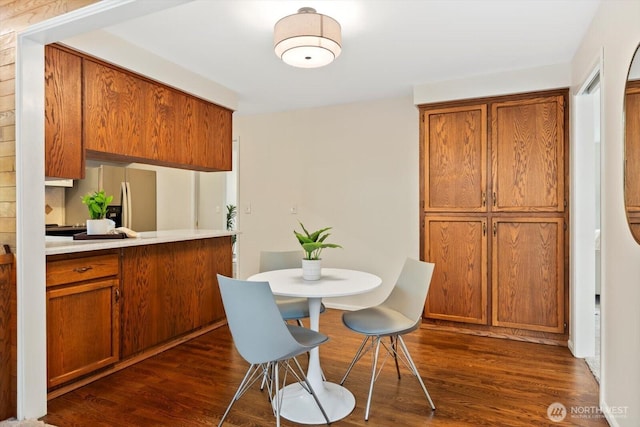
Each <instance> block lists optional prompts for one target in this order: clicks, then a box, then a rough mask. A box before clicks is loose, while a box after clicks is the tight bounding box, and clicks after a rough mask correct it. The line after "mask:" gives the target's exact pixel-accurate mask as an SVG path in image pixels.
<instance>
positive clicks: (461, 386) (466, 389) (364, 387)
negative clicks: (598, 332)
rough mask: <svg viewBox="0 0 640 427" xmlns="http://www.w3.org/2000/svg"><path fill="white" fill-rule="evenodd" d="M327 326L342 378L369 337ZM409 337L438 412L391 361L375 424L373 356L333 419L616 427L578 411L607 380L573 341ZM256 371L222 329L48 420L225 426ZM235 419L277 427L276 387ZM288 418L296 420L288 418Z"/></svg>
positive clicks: (328, 359) (52, 406) (120, 377)
mask: <svg viewBox="0 0 640 427" xmlns="http://www.w3.org/2000/svg"><path fill="white" fill-rule="evenodd" d="M320 325H321V326H320V327H321V330H322V331H323V332H324V333H326V334H327V335H329V337H330V341H329V342H328V343H326V344H324V345H323V346H322V347H321V350H320V353H321V362H322V367H323V369H324V372H325V375H326V377H327V378H328V379H329V380H330V381H333V382H339V381H340V380H341V379H342V376H343V375H344V372H345V370H346V368H347V366H348V364H349V362H350V361H351V358H352V357H353V354H354V353H355V351H356V349H357V347H358V346H359V344H360V342H361V339H362V337H361V336H360V335H358V334H355V333H353V332H351V331H349V330H347V329H346V328H345V327H344V326H343V325H342V321H341V312H340V311H338V310H331V309H330V310H327V311H326V312H325V313H324V314H323V315H322V317H321V320H320ZM405 342H406V344H407V347H408V348H409V351H411V354H412V356H413V358H414V361H415V363H416V365H417V366H418V369H419V370H420V373H421V375H422V378H423V380H424V382H425V384H426V386H427V388H428V390H429V392H430V394H431V397H432V398H433V400H434V403H435V405H436V407H437V410H436V411H434V412H432V411H431V409H430V408H429V406H428V403H427V401H426V399H425V397H424V394H422V391H421V389H420V386H419V384H418V382H417V381H416V380H415V378H413V377H412V376H411V375H410V374H409V373H408V371H406V369H402V370H401V373H402V378H401V379H400V380H398V379H397V376H396V373H395V367H394V366H393V362H392V361H391V360H388V361H387V363H386V365H385V367H384V369H383V371H382V373H381V374H380V376H379V378H378V381H377V382H376V385H375V389H374V396H373V400H372V408H371V413H370V418H369V421H368V422H365V421H364V409H365V405H366V400H367V392H368V386H369V374H370V357H369V356H365V358H363V360H361V361H360V363H359V364H357V365H356V366H355V367H354V369H353V371H352V372H351V374H350V376H349V378H348V379H347V382H346V383H345V386H347V387H348V388H349V389H350V390H351V391H352V393H353V394H354V395H355V397H356V408H355V409H354V411H353V412H352V413H351V414H350V415H349V416H347V417H346V418H344V419H343V420H340V421H337V422H334V423H333V424H332V425H335V426H345V427H356V426H359V427H362V426H375V427H378V426H381V427H383V426H384V427H386V426H391V425H398V426H406V427H413V426H456V427H462V426H514V427H518V426H532V425H536V426H552V425H575V426H588V427H591V426H606V425H607V422H606V421H605V420H604V418H603V417H602V416H598V415H595V416H594V415H591V416H589V417H583V418H579V417H577V415H575V414H574V415H572V414H571V408H577V409H576V410H579V409H581V408H586V407H597V406H598V384H597V382H596V381H595V379H594V378H593V376H592V375H591V373H590V371H589V368H588V367H587V365H586V363H585V362H584V361H583V360H582V359H576V358H574V357H573V356H572V355H571V353H570V352H569V350H568V349H567V348H563V347H557V346H546V345H542V344H534V343H528V342H519V341H508V340H503V339H496V338H487V337H479V336H470V335H462V334H457V333H454V332H442V331H437V330H431V329H426V328H421V329H419V330H417V331H415V332H413V333H411V334H409V335H407V336H406V337H405ZM304 362H305V361H302V363H303V364H304ZM246 369H247V364H246V362H245V361H244V360H243V359H242V358H241V357H240V355H239V354H238V353H237V352H236V350H235V348H234V347H233V343H232V340H231V336H230V334H229V330H228V329H227V328H226V327H222V328H219V329H217V330H215V331H213V332H210V333H208V334H206V335H203V336H201V337H199V338H196V339H194V340H192V341H189V342H187V343H184V344H182V345H180V346H178V347H175V348H173V349H171V350H168V351H166V352H164V353H162V354H159V355H157V356H155V357H153V358H151V359H148V360H145V361H143V362H140V363H138V364H136V365H133V366H131V367H129V368H127V369H125V370H123V371H120V372H117V373H114V374H112V375H109V376H108V377H105V378H102V379H100V380H98V381H96V382H94V383H91V384H89V385H87V386H85V387H82V388H80V389H77V390H75V391H72V392H69V393H67V394H65V395H63V396H60V397H58V398H55V399H53V400H51V401H49V403H48V409H49V413H48V415H47V416H46V417H44V418H43V420H44V421H45V422H47V423H50V424H54V425H57V426H60V427H74V426H83V427H84V426H91V427H99V426H105V427H106V426H108V427H113V426H144V427H148V426H172V427H173V426H184V427H191V426H204V425H217V423H218V421H219V420H220V417H221V416H222V414H223V413H224V411H225V409H226V407H227V405H228V403H229V400H230V399H231V397H232V395H233V393H234V392H235V389H236V387H237V385H238V384H239V383H240V381H241V380H242V377H243V376H244V374H245V372H246ZM554 402H560V403H562V404H563V405H564V406H565V407H566V408H567V410H568V411H569V414H568V415H567V418H566V419H565V420H564V422H563V423H560V424H557V423H553V422H552V421H551V420H549V418H548V417H547V408H548V407H549V405H550V404H551V403H554ZM225 425H226V426H229V427H234V426H242V427H246V426H272V425H275V420H274V418H273V415H272V413H271V410H270V407H269V403H268V401H267V398H266V393H264V392H260V390H259V389H258V388H257V387H254V388H252V389H251V390H249V391H248V392H247V393H246V394H245V395H244V396H243V397H242V399H240V401H238V402H237V403H236V404H235V406H234V407H233V409H232V410H231V412H230V414H229V416H228V418H227V421H226V423H225ZM282 425H283V426H284V427H287V426H293V425H296V424H293V423H291V422H289V421H287V420H284V419H283V420H282Z"/></svg>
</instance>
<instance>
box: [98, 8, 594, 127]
mask: <svg viewBox="0 0 640 427" xmlns="http://www.w3.org/2000/svg"><path fill="white" fill-rule="evenodd" d="M599 3H600V0H413V1H411V0H406V1H401V0H396V1H393V0H338V1H329V0H308V1H297V0H274V1H270V0H195V1H192V2H187V3H185V4H182V5H179V6H175V7H172V8H170V9H166V10H163V11H161V12H156V13H153V14H150V15H147V16H145V17H142V18H137V19H134V20H131V21H128V22H124V23H121V24H118V25H115V26H112V27H108V28H106V29H105V30H106V31H107V32H109V33H111V34H113V35H116V36H118V37H121V38H123V39H125V40H127V41H129V42H130V43H132V44H135V45H137V46H138V47H141V48H143V49H146V50H149V51H150V52H152V53H154V54H156V55H158V56H160V57H162V58H164V59H166V60H169V61H171V62H174V63H176V64H179V65H181V66H183V67H185V68H187V69H189V70H191V71H193V72H195V73H197V74H200V75H202V76H204V77H206V78H207V79H210V80H212V81H214V82H216V83H218V84H220V85H222V86H225V87H227V88H228V89H231V90H232V91H234V92H236V93H237V94H238V111H237V113H238V114H242V115H245V114H259V113H265V112H274V111H286V110H293V109H300V108H313V107H319V106H326V105H334V104H343V103H350V102H357V101H365V100H371V99H379V98H387V97H396V96H402V95H405V96H410V95H411V94H412V91H413V87H414V86H415V85H420V84H425V83H432V82H437V81H445V80H452V79H459V78H465V77H469V76H475V75H482V74H491V73H495V72H501V71H506V70H512V69H525V68H531V67H538V66H544V65H552V64H566V63H569V62H571V60H572V58H573V56H574V54H575V52H576V50H577V48H578V46H579V44H580V42H581V40H582V38H583V36H584V34H585V33H586V30H587V28H588V26H589V25H590V23H591V20H592V18H593V16H594V15H595V12H596V9H597V8H598V5H599ZM305 6H309V7H313V8H315V9H316V10H317V11H318V13H323V14H326V15H329V16H331V17H333V18H335V19H337V20H338V22H340V24H341V25H342V41H343V51H342V55H341V56H340V57H338V58H337V60H336V61H334V62H333V63H332V64H330V65H328V66H326V67H323V68H316V69H299V68H293V67H290V66H288V65H286V64H284V63H283V62H282V61H280V60H279V59H278V58H277V57H276V56H275V54H274V53H273V46H272V45H273V26H274V24H275V22H276V21H277V20H278V19H280V18H282V17H283V16H286V15H290V14H293V13H295V12H296V11H297V10H298V9H299V8H300V7H305Z"/></svg>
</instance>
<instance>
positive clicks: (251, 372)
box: [218, 365, 257, 427]
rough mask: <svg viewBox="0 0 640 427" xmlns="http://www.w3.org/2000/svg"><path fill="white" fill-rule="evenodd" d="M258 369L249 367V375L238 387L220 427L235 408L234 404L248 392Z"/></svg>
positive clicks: (253, 366)
mask: <svg viewBox="0 0 640 427" xmlns="http://www.w3.org/2000/svg"><path fill="white" fill-rule="evenodd" d="M256 369H257V368H256V365H251V366H249V369H247V373H246V374H245V376H244V378H243V379H242V381H241V382H240V385H239V386H238V389H237V390H236V393H235V394H234V395H233V398H232V399H231V402H230V403H229V406H227V410H226V411H224V415H223V416H222V418H221V419H220V422H219V423H218V427H220V426H221V425H222V424H223V423H224V420H225V418H227V415H228V414H229V411H230V410H231V407H232V406H233V404H234V403H236V402H237V401H238V399H240V396H242V394H243V393H244V392H245V391H246V389H247V387H248V385H249V384H250V382H251V378H253V376H254V374H255V371H256Z"/></svg>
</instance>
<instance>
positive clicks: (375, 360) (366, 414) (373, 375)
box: [364, 337, 380, 421]
mask: <svg viewBox="0 0 640 427" xmlns="http://www.w3.org/2000/svg"><path fill="white" fill-rule="evenodd" d="M375 340H376V352H375V354H374V356H373V363H372V366H371V384H369V397H368V398H367V409H366V410H365V411H364V420H365V421H369V409H370V408H371V396H372V395H373V384H374V383H375V382H376V376H377V375H376V371H377V368H378V353H379V352H380V337H376V338H375Z"/></svg>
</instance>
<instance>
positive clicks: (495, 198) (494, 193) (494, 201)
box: [493, 191, 498, 206]
mask: <svg viewBox="0 0 640 427" xmlns="http://www.w3.org/2000/svg"><path fill="white" fill-rule="evenodd" d="M497 199H498V197H497V196H496V192H495V191H494V192H493V206H495V205H496V200H497Z"/></svg>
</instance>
